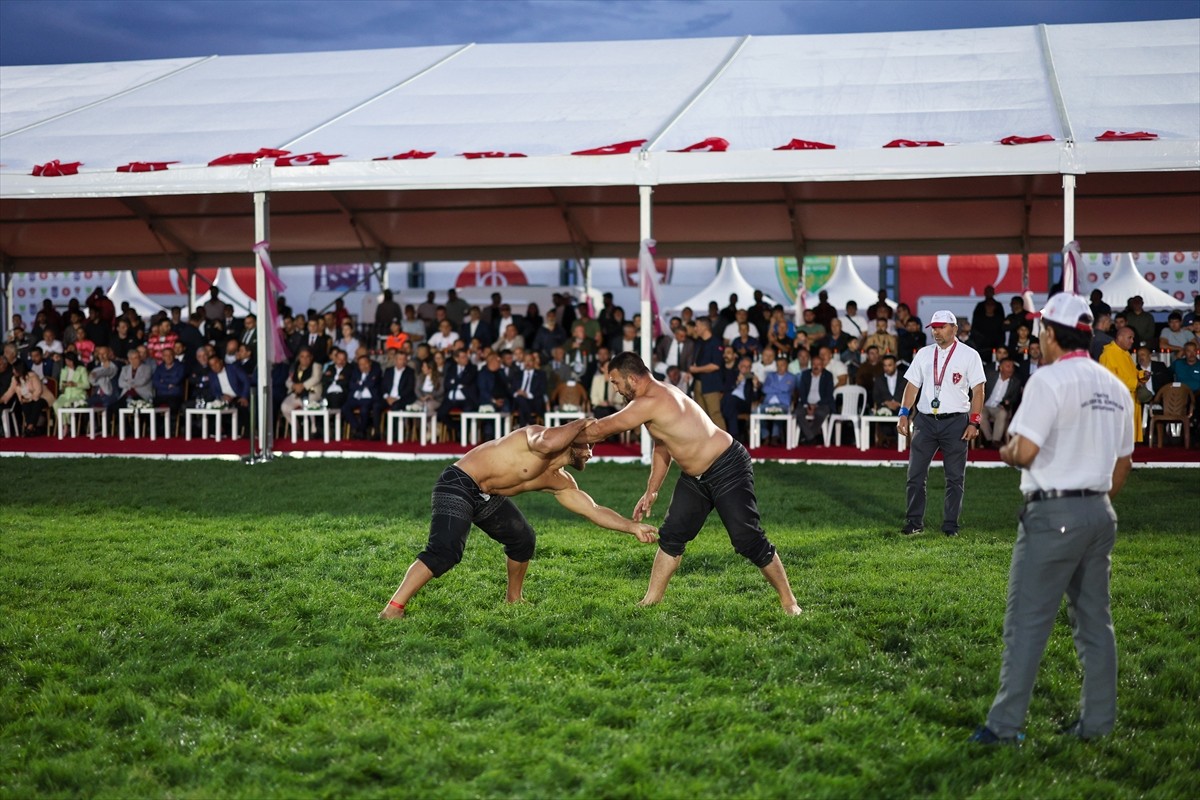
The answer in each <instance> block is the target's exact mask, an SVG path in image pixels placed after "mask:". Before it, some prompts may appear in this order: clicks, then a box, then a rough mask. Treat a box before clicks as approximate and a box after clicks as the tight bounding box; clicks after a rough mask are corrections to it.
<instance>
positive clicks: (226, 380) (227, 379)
mask: <svg viewBox="0 0 1200 800" xmlns="http://www.w3.org/2000/svg"><path fill="white" fill-rule="evenodd" d="M208 369H209V372H210V375H209V378H208V381H207V383H206V384H205V399H206V400H209V401H212V400H222V401H224V403H225V406H226V407H227V408H233V409H236V410H237V416H238V425H239V426H240V427H241V429H242V430H248V428H249V425H250V379H249V378H247V377H246V373H244V372H242V370H241V369H240V368H239V367H238V366H237V364H226V363H225V359H223V358H221V356H219V355H217V354H216V353H214V354H213V355H211V356H209V359H208ZM218 424H220V423H218Z"/></svg>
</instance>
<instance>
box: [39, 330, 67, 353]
mask: <svg viewBox="0 0 1200 800" xmlns="http://www.w3.org/2000/svg"><path fill="white" fill-rule="evenodd" d="M37 346H38V349H39V350H41V351H42V355H43V356H48V355H51V354H52V353H58V354H59V355H60V356H61V355H62V353H63V343H62V342H61V341H59V340H58V338H57V337H56V336H55V335H54V328H46V330H44V331H43V332H42V340H41V341H40V342H38V345H37Z"/></svg>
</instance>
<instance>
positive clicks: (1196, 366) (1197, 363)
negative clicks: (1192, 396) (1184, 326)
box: [1171, 342, 1200, 393]
mask: <svg viewBox="0 0 1200 800" xmlns="http://www.w3.org/2000/svg"><path fill="white" fill-rule="evenodd" d="M1196 354H1197V346H1196V343H1195V342H1188V343H1187V344H1185V345H1184V346H1183V357H1182V358H1177V359H1175V361H1174V363H1172V364H1171V372H1172V373H1174V376H1175V380H1176V381H1178V382H1179V383H1182V384H1183V385H1184V386H1186V387H1188V388H1189V389H1191V390H1192V392H1193V393H1196V392H1200V359H1198V358H1197V357H1196Z"/></svg>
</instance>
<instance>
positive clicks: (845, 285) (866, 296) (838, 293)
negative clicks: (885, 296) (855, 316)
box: [809, 256, 896, 312]
mask: <svg viewBox="0 0 1200 800" xmlns="http://www.w3.org/2000/svg"><path fill="white" fill-rule="evenodd" d="M820 292H829V303H830V305H832V306H833V307H834V308H836V309H837V310H838V311H839V312H840V311H842V310H843V309H844V308H845V307H846V303H849V302H850V301H851V300H853V301H854V302H855V303H858V307H859V308H860V309H862V310H864V311H865V310H866V309H867V308H868V307H869V306H872V305H875V303H876V302H878V300H879V297H878V295H877V294H876V292H875V290H874V289H872V288H871V287H870V286H868V285H867V282H866V281H864V280H863V279H862V278H861V277H859V274H858V270H856V269H855V268H854V259H852V258H851V257H850V256H838V260H837V263H836V264H834V266H833V274H832V275H830V276H829V280H827V281H825V283H824V285H822V286H821V287H820V288H819V289H817V293H818V294H819V293H820ZM887 304H888V305H890V306H892V307H893V308H895V306H896V303H895V302H894V301H892V300H888V301H887ZM809 305H815V303H814V302H813V301H811V300H810V301H809Z"/></svg>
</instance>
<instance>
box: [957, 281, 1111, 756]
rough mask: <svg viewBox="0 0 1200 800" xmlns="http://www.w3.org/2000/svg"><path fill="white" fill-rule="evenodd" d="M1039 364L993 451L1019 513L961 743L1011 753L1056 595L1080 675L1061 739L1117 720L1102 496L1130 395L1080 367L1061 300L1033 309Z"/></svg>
mask: <svg viewBox="0 0 1200 800" xmlns="http://www.w3.org/2000/svg"><path fill="white" fill-rule="evenodd" d="M1040 316H1041V318H1042V322H1043V328H1042V332H1041V341H1042V346H1043V348H1044V350H1045V358H1046V364H1045V365H1044V366H1043V368H1042V369H1041V370H1039V371H1038V372H1037V374H1035V375H1034V376H1033V377H1032V378H1030V379H1029V383H1028V384H1026V386H1025V402H1024V403H1023V404H1022V405H1021V408H1020V409H1019V410H1018V411H1017V413H1016V415H1015V416H1014V417H1013V422H1012V428H1011V433H1012V439H1011V440H1010V441H1009V443H1008V444H1006V445H1005V446H1004V447H1003V448H1002V449H1001V450H1000V457H1001V458H1002V459H1003V460H1004V463H1006V464H1009V465H1011V466H1014V467H1019V468H1020V469H1021V491H1022V493H1024V495H1025V505H1024V507H1023V509H1022V510H1021V514H1020V517H1019V519H1020V523H1019V525H1018V526H1017V541H1016V544H1014V545H1013V555H1012V566H1011V568H1010V570H1009V577H1008V603H1007V609H1006V611H1005V614H1004V655H1003V656H1002V657H1001V661H1000V690H999V691H998V692H997V693H996V698H995V700H994V701H993V702H992V707H991V710H990V711H989V712H988V715H987V723H986V724H985V725H980V726H979V727H978V728H977V729H976V730H975V733H973V734H972V735H971V737H970V741H972V742H975V743H977V744H981V745H1000V744H1019V743H1020V741H1021V740H1022V739H1023V738H1024V736H1023V735H1022V734H1021V727H1022V726H1023V725H1024V723H1025V715H1026V712H1027V711H1028V710H1029V701H1030V698H1031V697H1032V695H1033V684H1034V680H1035V679H1036V678H1037V672H1038V665H1039V663H1040V662H1041V660H1042V654H1043V653H1044V652H1045V650H1046V642H1047V640H1048V639H1049V638H1050V632H1051V631H1052V630H1053V628H1054V620H1055V618H1056V617H1057V616H1058V609H1059V606H1060V604H1061V602H1062V597H1063V595H1064V594H1065V595H1066V596H1067V618H1068V619H1069V620H1070V623H1071V628H1072V631H1073V633H1074V638H1075V646H1076V649H1077V651H1078V653H1079V661H1080V663H1081V665H1082V666H1083V692H1082V697H1081V701H1080V709H1079V719H1078V720H1076V721H1075V722H1073V723H1071V724H1069V725H1067V726H1066V727H1065V728H1064V729H1063V730H1062V733H1065V734H1068V735H1070V736H1075V737H1078V738H1080V739H1085V740H1086V739H1095V738H1098V737H1101V736H1106V735H1107V734H1109V733H1111V732H1112V729H1113V726H1114V724H1115V723H1116V717H1117V642H1116V636H1115V634H1114V632H1113V620H1112V611H1111V609H1110V593H1109V573H1110V571H1111V569H1112V560H1111V553H1112V548H1113V543H1114V542H1115V541H1116V536H1117V515H1116V513H1115V512H1114V511H1113V507H1112V503H1111V502H1110V500H1111V498H1113V497H1115V496H1116V494H1117V493H1118V492H1119V491H1121V487H1122V486H1124V484H1125V479H1126V478H1127V477H1128V475H1129V470H1130V467H1131V461H1130V456H1131V454H1132V453H1133V426H1131V425H1130V424H1129V418H1130V416H1131V415H1132V413H1133V400H1132V398H1131V396H1130V393H1129V390H1128V389H1127V388H1126V387H1125V385H1124V384H1123V383H1121V382H1120V381H1119V380H1117V378H1116V377H1115V376H1113V375H1112V374H1111V373H1110V372H1108V371H1107V370H1106V369H1105V368H1104V367H1102V366H1100V365H1099V364H1096V363H1095V362H1094V361H1092V360H1091V358H1089V357H1088V346H1089V344H1090V342H1091V336H1092V311H1091V309H1090V308H1089V306H1088V304H1087V302H1086V301H1084V299H1083V298H1081V297H1079V296H1078V295H1073V294H1066V293H1060V294H1057V295H1055V296H1054V297H1052V298H1050V301H1049V302H1048V303H1047V304H1046V307H1045V308H1044V309H1042V312H1041V315H1040Z"/></svg>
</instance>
